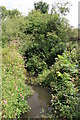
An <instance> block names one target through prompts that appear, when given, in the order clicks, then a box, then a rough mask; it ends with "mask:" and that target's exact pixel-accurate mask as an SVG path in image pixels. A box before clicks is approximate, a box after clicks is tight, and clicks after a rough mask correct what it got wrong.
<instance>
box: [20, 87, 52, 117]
mask: <svg viewBox="0 0 80 120" xmlns="http://www.w3.org/2000/svg"><path fill="white" fill-rule="evenodd" d="M32 89H33V90H34V94H33V96H31V97H29V98H28V99H27V102H28V104H29V106H30V107H31V110H30V112H29V113H24V115H23V116H22V118H35V117H37V116H38V117H40V116H41V114H42V113H43V114H47V112H49V111H50V110H51V108H50V107H49V104H50V100H51V96H50V93H49V90H48V89H47V88H44V87H40V86H32Z"/></svg>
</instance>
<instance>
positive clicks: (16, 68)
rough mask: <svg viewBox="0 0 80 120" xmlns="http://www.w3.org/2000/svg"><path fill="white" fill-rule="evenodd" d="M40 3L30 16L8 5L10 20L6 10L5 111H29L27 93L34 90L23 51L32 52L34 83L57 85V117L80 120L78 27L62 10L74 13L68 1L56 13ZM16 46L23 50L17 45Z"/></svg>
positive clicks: (54, 112) (11, 114)
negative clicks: (29, 85) (31, 89)
mask: <svg viewBox="0 0 80 120" xmlns="http://www.w3.org/2000/svg"><path fill="white" fill-rule="evenodd" d="M34 5H35V10H32V11H31V12H30V13H29V15H28V16H26V17H23V16H21V15H16V14H17V12H15V13H14V15H13V16H14V17H11V16H12V13H11V14H7V13H6V10H5V8H4V7H3V12H4V11H5V14H6V16H7V17H6V19H4V18H5V17H4V15H5V14H4V13H3V20H2V29H3V33H2V46H3V101H2V102H3V106H2V112H3V116H4V117H10V118H12V117H15V116H18V117H19V116H20V114H21V113H22V112H25V111H28V110H29V106H28V104H27V103H26V102H25V98H26V94H27V96H28V95H30V88H29V87H28V86H27V87H26V85H25V84H24V81H25V77H24V73H23V71H24V68H23V65H24V62H23V60H22V57H21V56H20V55H19V54H18V52H20V54H21V55H23V56H25V57H27V60H26V61H27V62H25V64H26V69H27V71H28V74H29V79H28V82H29V83H31V82H32V83H34V84H38V85H43V86H48V87H50V88H51V91H52V100H51V106H52V109H53V110H52V117H53V118H55V119H56V120H57V119H61V120H64V119H65V120H67V119H70V120H73V119H75V120H76V119H79V118H80V113H79V111H80V108H79V106H80V100H79V96H80V80H79V68H80V62H79V55H78V45H74V44H73V43H72V42H71V43H70V41H72V40H75V39H76V38H77V32H76V30H74V29H73V28H72V27H71V26H70V25H69V23H68V21H67V20H66V18H64V17H61V15H60V14H61V13H62V14H65V13H66V12H69V10H68V7H65V6H64V5H67V4H64V5H63V6H62V7H61V6H58V8H59V10H61V11H60V12H59V13H58V12H57V11H56V8H55V7H54V10H55V12H54V14H53V13H51V14H48V12H47V11H48V4H46V3H43V2H39V3H35V4H34ZM43 6H44V7H43ZM46 7H47V8H46ZM44 8H45V12H44ZM12 11H14V10H12ZM8 12H9V11H8ZM44 13H45V14H44ZM12 45H15V48H16V49H17V50H15V49H14V48H11V46H12ZM15 87H17V90H16V89H15ZM5 91H7V92H5ZM13 91H14V93H13ZM10 96H12V97H10ZM23 96H24V100H22V98H23ZM10 108H12V109H11V111H10ZM6 111H8V112H6ZM15 113H16V115H15Z"/></svg>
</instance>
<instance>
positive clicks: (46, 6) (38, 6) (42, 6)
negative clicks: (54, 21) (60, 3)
mask: <svg viewBox="0 0 80 120" xmlns="http://www.w3.org/2000/svg"><path fill="white" fill-rule="evenodd" d="M34 8H35V10H40V11H41V13H44V14H45V13H47V12H48V9H49V4H47V3H46V2H42V1H40V2H36V3H34Z"/></svg>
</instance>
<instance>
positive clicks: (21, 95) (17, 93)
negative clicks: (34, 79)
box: [2, 47, 31, 118]
mask: <svg viewBox="0 0 80 120" xmlns="http://www.w3.org/2000/svg"><path fill="white" fill-rule="evenodd" d="M2 61H3V64H2V74H3V75H2V117H3V118H16V117H20V115H21V113H24V112H25V111H26V112H27V111H29V109H30V107H29V106H28V104H27V102H26V98H27V97H28V96H29V95H30V94H31V93H30V87H29V86H26V84H25V75H24V72H25V71H24V61H23V59H22V57H21V55H20V54H19V53H18V52H17V51H16V50H15V49H14V48H12V47H11V48H10V47H7V48H4V49H2Z"/></svg>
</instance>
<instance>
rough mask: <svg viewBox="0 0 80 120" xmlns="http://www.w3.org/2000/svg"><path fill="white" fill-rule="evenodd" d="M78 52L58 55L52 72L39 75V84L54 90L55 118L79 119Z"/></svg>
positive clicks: (73, 51) (53, 105)
mask: <svg viewBox="0 0 80 120" xmlns="http://www.w3.org/2000/svg"><path fill="white" fill-rule="evenodd" d="M77 55H78V54H77V51H76V49H75V48H74V49H73V50H72V51H71V52H70V51H66V52H64V53H63V55H58V58H56V62H55V64H54V65H53V66H52V67H51V68H50V70H46V71H43V73H42V74H39V77H38V79H37V81H38V83H41V84H44V85H48V86H50V87H51V89H52V100H51V103H52V107H53V114H54V115H55V118H56V119H58V117H59V118H61V119H62V118H63V116H64V118H65V119H79V118H80V112H79V111H80V107H79V104H80V98H79V96H80V95H79V90H80V85H79V73H78V69H79V64H78V56H77Z"/></svg>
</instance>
